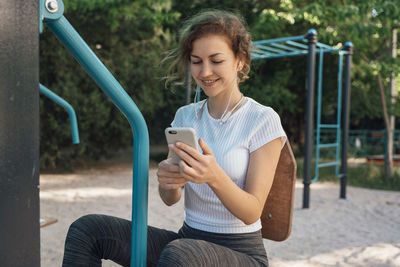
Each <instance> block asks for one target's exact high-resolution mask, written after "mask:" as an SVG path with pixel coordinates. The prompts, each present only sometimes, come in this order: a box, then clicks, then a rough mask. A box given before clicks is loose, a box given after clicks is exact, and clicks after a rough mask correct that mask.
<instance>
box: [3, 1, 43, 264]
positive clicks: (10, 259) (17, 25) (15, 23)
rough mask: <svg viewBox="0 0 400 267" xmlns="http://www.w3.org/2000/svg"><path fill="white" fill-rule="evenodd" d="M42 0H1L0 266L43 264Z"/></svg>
mask: <svg viewBox="0 0 400 267" xmlns="http://www.w3.org/2000/svg"><path fill="white" fill-rule="evenodd" d="M38 2H39V1H26V0H15V1H1V8H0V25H1V27H0V51H1V52H0V62H1V64H0V81H1V82H0V265H1V266H4V267H8V266H10V267H11V266H13V267H14V266H34V267H35V266H40V228H39V25H38V24H39V12H38Z"/></svg>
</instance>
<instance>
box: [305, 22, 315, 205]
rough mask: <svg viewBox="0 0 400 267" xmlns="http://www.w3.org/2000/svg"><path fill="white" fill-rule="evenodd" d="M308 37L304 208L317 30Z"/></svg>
mask: <svg viewBox="0 0 400 267" xmlns="http://www.w3.org/2000/svg"><path fill="white" fill-rule="evenodd" d="M306 38H307V39H308V55H307V88H306V90H307V101H306V113H305V120H306V125H305V136H306V140H305V148H304V173H303V184H304V190H303V209H308V208H309V206H310V184H311V159H312V146H313V135H314V132H313V123H314V84H315V82H314V81H315V46H316V43H317V31H316V30H314V29H311V30H309V31H308V34H307V36H306Z"/></svg>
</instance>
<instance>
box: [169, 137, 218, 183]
mask: <svg viewBox="0 0 400 267" xmlns="http://www.w3.org/2000/svg"><path fill="white" fill-rule="evenodd" d="M199 145H200V147H201V149H202V150H203V154H201V153H200V152H199V151H198V150H196V149H195V148H193V147H191V146H188V145H186V144H184V143H182V142H177V143H176V145H170V148H171V149H172V150H174V151H175V153H177V154H178V155H179V156H180V157H181V160H180V162H179V168H180V172H181V175H182V176H183V177H184V178H185V179H187V180H188V181H190V182H193V183H197V184H201V183H208V184H209V185H211V184H212V183H215V182H216V181H217V179H218V177H219V175H220V172H221V171H222V169H221V167H220V166H219V165H218V163H217V161H216V159H215V157H214V154H213V152H212V150H211V148H210V147H209V146H208V145H207V144H206V142H204V140H203V139H201V138H200V139H199Z"/></svg>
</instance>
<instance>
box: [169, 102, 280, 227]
mask: <svg viewBox="0 0 400 267" xmlns="http://www.w3.org/2000/svg"><path fill="white" fill-rule="evenodd" d="M204 101H205V100H203V101H200V102H199V103H197V104H196V105H198V109H197V110H200V112H201V115H200V116H199V119H196V115H195V109H194V106H193V105H195V104H190V105H187V106H183V107H181V108H179V109H178V111H177V112H176V114H175V118H174V120H173V122H172V123H171V125H172V126H173V127H192V128H194V129H195V130H196V135H197V138H200V137H201V138H202V139H203V140H204V141H205V142H206V143H207V144H208V146H209V147H210V148H211V149H212V151H213V153H214V156H215V158H216V161H217V163H218V164H219V165H220V166H221V167H222V169H223V170H224V171H225V173H226V174H227V175H228V176H229V177H230V178H231V179H232V180H233V181H234V182H235V183H236V184H237V185H238V186H239V187H240V188H242V189H243V188H244V185H245V180H246V173H247V167H248V163H249V156H250V153H251V152H253V151H254V150H256V149H257V148H259V147H261V146H262V145H264V144H266V143H268V142H270V141H272V140H274V139H276V138H278V137H281V138H282V146H283V145H284V144H285V142H286V134H285V132H284V130H283V128H282V125H281V121H280V118H279V116H278V114H277V113H276V112H275V111H274V110H273V109H272V108H270V107H266V106H263V105H261V104H259V103H257V102H256V101H254V100H253V99H251V98H248V97H246V99H245V102H244V104H243V105H242V106H241V107H240V108H239V109H238V110H237V111H236V112H235V113H233V114H232V116H231V117H230V118H229V119H228V120H227V121H226V123H224V124H220V123H219V120H217V119H214V118H212V117H211V116H210V114H209V112H208V109H207V103H204ZM200 107H203V108H200ZM265 160H268V159H265ZM185 213H186V216H185V222H186V223H187V224H188V225H189V226H191V227H193V228H196V229H199V230H203V231H208V232H215V233H249V232H255V231H257V230H259V229H261V222H260V220H258V221H257V222H255V223H253V224H250V225H246V224H245V223H243V222H242V221H241V220H240V219H238V218H237V217H235V216H234V215H233V214H232V213H231V212H230V211H229V210H228V209H226V208H225V206H224V205H223V204H222V202H221V201H220V200H219V198H218V197H217V196H216V195H215V193H214V192H213V191H212V190H211V188H210V187H209V186H208V185H207V184H195V183H191V182H189V183H187V184H186V185H185Z"/></svg>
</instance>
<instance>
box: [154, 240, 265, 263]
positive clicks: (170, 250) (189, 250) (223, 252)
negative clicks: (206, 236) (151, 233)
mask: <svg viewBox="0 0 400 267" xmlns="http://www.w3.org/2000/svg"><path fill="white" fill-rule="evenodd" d="M158 266H159V267H167V266H168V267H169V266H174V267H180V266H182V267H183V266H191V267H210V266H213V267H235V266H237V267H239V266H240V267H241V266H246V267H252V266H268V261H266V262H265V260H262V261H258V260H256V258H254V257H252V256H250V255H247V254H244V253H241V252H238V251H235V250H232V249H230V248H227V247H224V246H221V245H217V244H215V243H212V242H207V241H204V240H197V239H188V238H182V239H177V240H174V241H172V242H171V243H169V244H168V245H167V246H166V247H165V248H164V250H163V252H162V253H161V256H160V260H159V262H158Z"/></svg>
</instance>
